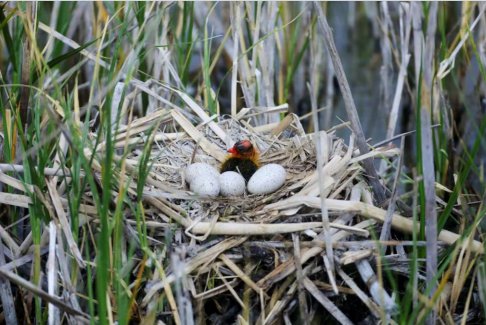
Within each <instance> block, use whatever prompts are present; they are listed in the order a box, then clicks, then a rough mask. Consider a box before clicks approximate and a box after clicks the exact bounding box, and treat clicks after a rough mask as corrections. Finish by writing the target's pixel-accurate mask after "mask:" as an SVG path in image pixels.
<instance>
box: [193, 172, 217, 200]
mask: <svg viewBox="0 0 486 325" xmlns="http://www.w3.org/2000/svg"><path fill="white" fill-rule="evenodd" d="M190 189H191V191H192V192H194V193H196V194H199V195H202V196H213V197H214V196H218V195H219V189H220V187H219V179H218V177H213V175H211V174H203V175H197V176H196V177H195V178H193V179H192V181H191V185H190Z"/></svg>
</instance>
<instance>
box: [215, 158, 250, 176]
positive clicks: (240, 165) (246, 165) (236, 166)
mask: <svg viewBox="0 0 486 325" xmlns="http://www.w3.org/2000/svg"><path fill="white" fill-rule="evenodd" d="M257 169H258V165H257V164H256V163H255V162H254V161H253V160H251V159H248V158H240V157H230V158H228V159H227V160H226V161H225V162H224V163H223V165H222V166H221V173H224V172H227V171H234V172H237V173H240V174H241V175H242V176H243V178H244V179H245V180H246V181H247V182H248V181H249V180H250V177H251V176H252V175H253V174H254V173H255V172H256V170H257Z"/></svg>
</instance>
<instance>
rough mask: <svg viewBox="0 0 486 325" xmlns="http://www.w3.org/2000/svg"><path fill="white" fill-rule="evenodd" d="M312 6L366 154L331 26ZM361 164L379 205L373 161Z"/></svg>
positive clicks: (379, 189) (382, 197)
mask: <svg viewBox="0 0 486 325" xmlns="http://www.w3.org/2000/svg"><path fill="white" fill-rule="evenodd" d="M314 7H315V8H316V10H317V18H318V21H319V26H320V28H321V31H322V34H323V36H324V39H325V42H326V46H327V49H328V51H329V55H330V57H331V60H332V63H333V66H334V71H335V74H336V78H337V79H338V82H339V88H340V89H341V93H342V94H343V99H344V107H345V108H346V113H347V115H348V118H349V121H350V122H351V128H352V129H353V132H354V133H355V134H356V139H357V143H358V148H359V151H360V153H361V154H362V155H364V154H367V153H368V152H369V149H368V144H367V143H366V138H365V136H364V133H363V129H362V127H361V122H360V121H359V116H358V112H357V109H356V105H355V104H354V99H353V95H352V94H351V89H350V88H349V83H348V80H347V78H346V75H345V73H344V68H343V64H342V63H341V59H340V57H339V54H338V51H337V48H336V44H334V39H333V36H332V31H331V28H330V27H329V24H328V23H327V19H326V16H325V15H324V13H323V12H322V8H321V6H320V4H319V3H318V2H316V1H314ZM363 166H364V168H365V170H366V173H367V174H368V175H367V176H368V179H369V181H370V184H371V187H372V189H373V194H374V195H375V199H376V201H377V203H378V205H379V206H381V205H382V204H383V202H384V201H385V193H384V188H383V186H382V185H381V184H380V182H379V180H378V174H377V173H376V170H375V167H374V166H373V161H372V160H371V159H366V160H364V161H363Z"/></svg>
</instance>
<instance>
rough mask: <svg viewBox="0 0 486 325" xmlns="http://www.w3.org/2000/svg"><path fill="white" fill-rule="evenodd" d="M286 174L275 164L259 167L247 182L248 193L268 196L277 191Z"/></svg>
mask: <svg viewBox="0 0 486 325" xmlns="http://www.w3.org/2000/svg"><path fill="white" fill-rule="evenodd" d="M286 176H287V173H286V172H285V169H284V168H283V167H282V166H280V165H277V164H268V165H265V166H263V167H260V168H259V169H258V170H257V171H256V172H255V174H253V176H252V177H251V178H250V180H249V181H248V191H249V192H250V193H252V194H268V193H272V192H275V191H276V190H278V189H279V188H280V187H281V186H282V185H283V184H284V183H285V177H286Z"/></svg>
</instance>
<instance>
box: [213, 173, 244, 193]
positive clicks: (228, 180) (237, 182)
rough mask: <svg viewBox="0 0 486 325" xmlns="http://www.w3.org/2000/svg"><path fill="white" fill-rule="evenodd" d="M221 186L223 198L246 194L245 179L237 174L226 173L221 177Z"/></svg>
mask: <svg viewBox="0 0 486 325" xmlns="http://www.w3.org/2000/svg"><path fill="white" fill-rule="evenodd" d="M219 186H220V189H221V195H223V196H240V195H243V194H244V193H245V179H244V178H243V176H241V175H240V174H238V173H237V172H231V171H229V172H224V173H222V174H221V175H219Z"/></svg>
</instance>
